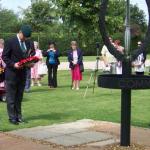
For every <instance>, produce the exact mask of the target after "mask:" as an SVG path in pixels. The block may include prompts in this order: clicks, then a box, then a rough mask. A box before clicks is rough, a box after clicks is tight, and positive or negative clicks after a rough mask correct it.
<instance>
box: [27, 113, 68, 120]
mask: <svg viewBox="0 0 150 150" xmlns="http://www.w3.org/2000/svg"><path fill="white" fill-rule="evenodd" d="M69 116H70V115H69V113H68V114H66V113H50V114H41V115H37V116H30V117H26V120H27V121H32V120H61V119H62V118H66V117H69Z"/></svg>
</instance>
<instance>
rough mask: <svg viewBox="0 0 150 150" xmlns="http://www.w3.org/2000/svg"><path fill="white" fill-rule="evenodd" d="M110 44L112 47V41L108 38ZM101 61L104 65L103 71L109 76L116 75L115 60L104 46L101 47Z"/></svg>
mask: <svg viewBox="0 0 150 150" xmlns="http://www.w3.org/2000/svg"><path fill="white" fill-rule="evenodd" d="M109 40H110V43H111V44H112V45H114V43H113V40H112V38H111V37H109ZM101 55H102V59H103V62H104V64H105V70H107V71H109V72H110V73H111V74H115V73H116V63H117V60H116V58H115V57H114V56H113V55H112V54H111V53H110V52H109V50H108V48H107V47H106V45H104V46H103V48H102V51H101Z"/></svg>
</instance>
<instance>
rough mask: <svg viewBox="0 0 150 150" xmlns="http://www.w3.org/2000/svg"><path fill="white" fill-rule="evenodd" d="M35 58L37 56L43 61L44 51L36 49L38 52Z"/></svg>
mask: <svg viewBox="0 0 150 150" xmlns="http://www.w3.org/2000/svg"><path fill="white" fill-rule="evenodd" d="M35 56H37V57H39V58H40V59H42V58H43V56H42V51H41V50H39V49H36V50H35Z"/></svg>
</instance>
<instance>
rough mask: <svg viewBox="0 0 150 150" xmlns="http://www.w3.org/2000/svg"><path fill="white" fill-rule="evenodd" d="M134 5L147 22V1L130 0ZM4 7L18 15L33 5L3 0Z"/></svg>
mask: <svg viewBox="0 0 150 150" xmlns="http://www.w3.org/2000/svg"><path fill="white" fill-rule="evenodd" d="M130 1H131V3H132V4H137V5H138V6H139V8H140V9H142V10H144V12H145V14H146V16H147V20H148V11H147V6H146V2H145V0H130ZM1 4H2V7H4V8H8V9H12V10H14V11H15V12H16V13H18V12H19V7H21V8H27V7H28V6H30V5H31V1H30V0H1Z"/></svg>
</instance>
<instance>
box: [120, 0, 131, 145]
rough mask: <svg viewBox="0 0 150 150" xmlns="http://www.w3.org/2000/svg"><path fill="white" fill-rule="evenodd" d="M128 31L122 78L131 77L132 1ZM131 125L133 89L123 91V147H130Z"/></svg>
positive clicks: (127, 9) (128, 18) (128, 8)
mask: <svg viewBox="0 0 150 150" xmlns="http://www.w3.org/2000/svg"><path fill="white" fill-rule="evenodd" d="M126 3H127V5H126V31H125V55H126V59H125V60H124V61H123V64H122V67H123V72H122V74H123V75H122V76H123V78H124V77H129V76H130V75H131V62H130V57H129V56H130V43H131V35H130V0H127V1H126ZM130 125H131V89H122V91H121V137H120V141H121V142H120V143H121V146H130V128H131V127H130Z"/></svg>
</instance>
